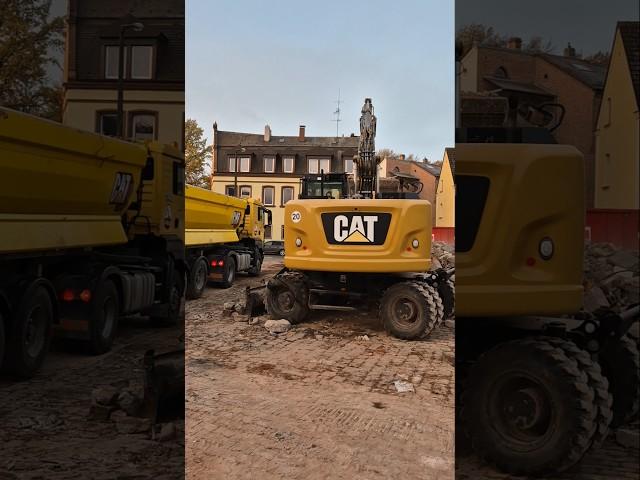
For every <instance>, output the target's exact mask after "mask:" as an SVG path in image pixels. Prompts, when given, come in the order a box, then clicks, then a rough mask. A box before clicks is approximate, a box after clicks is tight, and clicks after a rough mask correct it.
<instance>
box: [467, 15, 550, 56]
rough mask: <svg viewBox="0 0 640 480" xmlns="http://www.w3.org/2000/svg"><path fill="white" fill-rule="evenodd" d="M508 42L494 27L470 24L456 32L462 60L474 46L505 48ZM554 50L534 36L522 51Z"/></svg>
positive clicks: (537, 36)
mask: <svg viewBox="0 0 640 480" xmlns="http://www.w3.org/2000/svg"><path fill="white" fill-rule="evenodd" d="M508 42H509V37H508V36H506V35H501V34H499V33H497V32H496V31H495V30H494V29H493V27H486V26H484V25H482V24H480V23H470V24H469V25H465V26H463V27H461V28H460V29H458V31H457V32H456V50H457V52H456V54H457V55H458V56H459V58H462V57H464V56H465V55H466V54H467V53H468V52H469V50H471V48H472V47H473V46H474V45H482V46H485V47H503V48H504V47H506V46H507V43H508ZM554 48H555V47H554V46H553V44H552V43H551V42H550V41H547V42H545V41H544V40H543V38H542V37H540V36H539V35H533V36H532V37H530V38H529V41H528V42H526V43H523V44H522V51H524V52H529V53H551V52H552V51H553V50H554Z"/></svg>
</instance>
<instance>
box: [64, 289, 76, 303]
mask: <svg viewBox="0 0 640 480" xmlns="http://www.w3.org/2000/svg"><path fill="white" fill-rule="evenodd" d="M75 299H76V295H75V293H73V290H71V289H70V288H67V289H66V290H64V291H63V292H62V300H64V301H65V302H73V301H74V300H75Z"/></svg>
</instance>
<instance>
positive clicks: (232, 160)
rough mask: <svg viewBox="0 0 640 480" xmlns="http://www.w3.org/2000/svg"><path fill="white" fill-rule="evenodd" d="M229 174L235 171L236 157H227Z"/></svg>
mask: <svg viewBox="0 0 640 480" xmlns="http://www.w3.org/2000/svg"><path fill="white" fill-rule="evenodd" d="M228 171H229V172H235V171H236V157H229V169H228Z"/></svg>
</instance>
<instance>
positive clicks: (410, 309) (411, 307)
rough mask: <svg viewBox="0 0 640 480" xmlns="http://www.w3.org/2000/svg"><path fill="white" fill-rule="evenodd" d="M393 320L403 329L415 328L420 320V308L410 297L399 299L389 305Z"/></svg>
mask: <svg viewBox="0 0 640 480" xmlns="http://www.w3.org/2000/svg"><path fill="white" fill-rule="evenodd" d="M389 310H390V312H389V313H390V314H391V320H392V321H393V323H395V324H396V325H398V326H399V327H401V328H411V327H413V326H415V324H416V322H418V320H419V318H420V306H419V305H418V304H417V303H416V302H415V300H413V299H412V298H409V297H404V296H403V297H398V298H396V299H394V300H393V301H392V302H391V305H389Z"/></svg>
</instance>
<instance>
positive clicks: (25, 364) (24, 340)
mask: <svg viewBox="0 0 640 480" xmlns="http://www.w3.org/2000/svg"><path fill="white" fill-rule="evenodd" d="M52 324H53V305H52V304H51V297H50V296H49V293H48V292H47V290H46V289H45V288H44V287H42V286H36V287H35V288H29V289H27V291H26V292H25V294H24V295H23V297H22V299H21V300H20V305H19V306H18V309H17V310H16V312H15V315H14V317H13V321H12V322H11V329H10V331H9V332H8V335H7V340H6V342H7V343H6V345H7V346H6V357H5V365H6V369H7V371H8V372H9V373H10V374H12V375H14V376H16V377H19V378H31V377H33V376H34V375H35V373H36V372H37V371H38V369H39V368H40V367H41V365H42V362H43V361H44V357H45V356H46V354H47V351H48V350H49V344H50V343H51V329H52Z"/></svg>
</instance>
